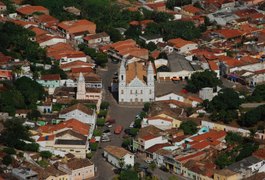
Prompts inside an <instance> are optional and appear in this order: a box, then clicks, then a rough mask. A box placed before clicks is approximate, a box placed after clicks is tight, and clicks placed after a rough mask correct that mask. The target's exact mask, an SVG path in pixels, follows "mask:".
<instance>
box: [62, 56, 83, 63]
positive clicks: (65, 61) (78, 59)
mask: <svg viewBox="0 0 265 180" xmlns="http://www.w3.org/2000/svg"><path fill="white" fill-rule="evenodd" d="M74 61H83V62H87V57H86V56H84V57H75V58H68V57H63V58H62V59H61V60H60V63H61V64H66V63H69V62H74Z"/></svg>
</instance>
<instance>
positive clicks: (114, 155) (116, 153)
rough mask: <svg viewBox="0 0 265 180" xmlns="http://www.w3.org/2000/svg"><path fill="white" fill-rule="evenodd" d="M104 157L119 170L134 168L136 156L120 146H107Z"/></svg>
mask: <svg viewBox="0 0 265 180" xmlns="http://www.w3.org/2000/svg"><path fill="white" fill-rule="evenodd" d="M104 157H105V158H106V160H107V161H108V162H109V163H111V164H112V165H114V166H115V167H117V168H120V166H121V165H123V167H126V166H134V154H132V153H131V152H129V151H127V150H126V149H124V148H122V147H118V146H110V145H109V146H106V147H105V148H104Z"/></svg>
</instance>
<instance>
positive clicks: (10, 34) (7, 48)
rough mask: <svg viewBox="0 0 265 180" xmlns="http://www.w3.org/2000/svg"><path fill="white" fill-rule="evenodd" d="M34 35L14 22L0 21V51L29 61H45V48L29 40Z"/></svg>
mask: <svg viewBox="0 0 265 180" xmlns="http://www.w3.org/2000/svg"><path fill="white" fill-rule="evenodd" d="M34 35H35V34H34V32H32V31H29V30H27V29H25V28H23V27H21V26H19V25H16V24H14V23H11V22H6V23H0V42H1V44H0V52H3V53H4V54H7V55H10V56H12V57H14V58H19V59H27V60H29V61H30V62H41V61H45V60H46V59H47V58H46V52H45V50H44V49H42V48H40V47H39V45H38V44H37V43H36V42H33V41H31V40H30V39H31V38H32V37H34Z"/></svg>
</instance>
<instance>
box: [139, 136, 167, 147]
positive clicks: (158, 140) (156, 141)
mask: <svg viewBox="0 0 265 180" xmlns="http://www.w3.org/2000/svg"><path fill="white" fill-rule="evenodd" d="M167 142H168V140H167V139H165V138H163V137H162V136H158V137H156V138H153V139H150V140H147V141H144V144H143V145H144V150H146V149H148V148H150V147H152V146H154V145H156V144H163V143H167Z"/></svg>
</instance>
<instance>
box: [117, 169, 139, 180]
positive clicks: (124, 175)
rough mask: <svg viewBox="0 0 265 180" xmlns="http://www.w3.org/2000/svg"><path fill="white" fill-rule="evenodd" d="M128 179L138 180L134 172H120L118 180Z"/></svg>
mask: <svg viewBox="0 0 265 180" xmlns="http://www.w3.org/2000/svg"><path fill="white" fill-rule="evenodd" d="M128 177H130V180H139V178H138V175H137V172H135V171H134V170H131V169H128V170H122V171H121V173H120V180H128Z"/></svg>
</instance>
